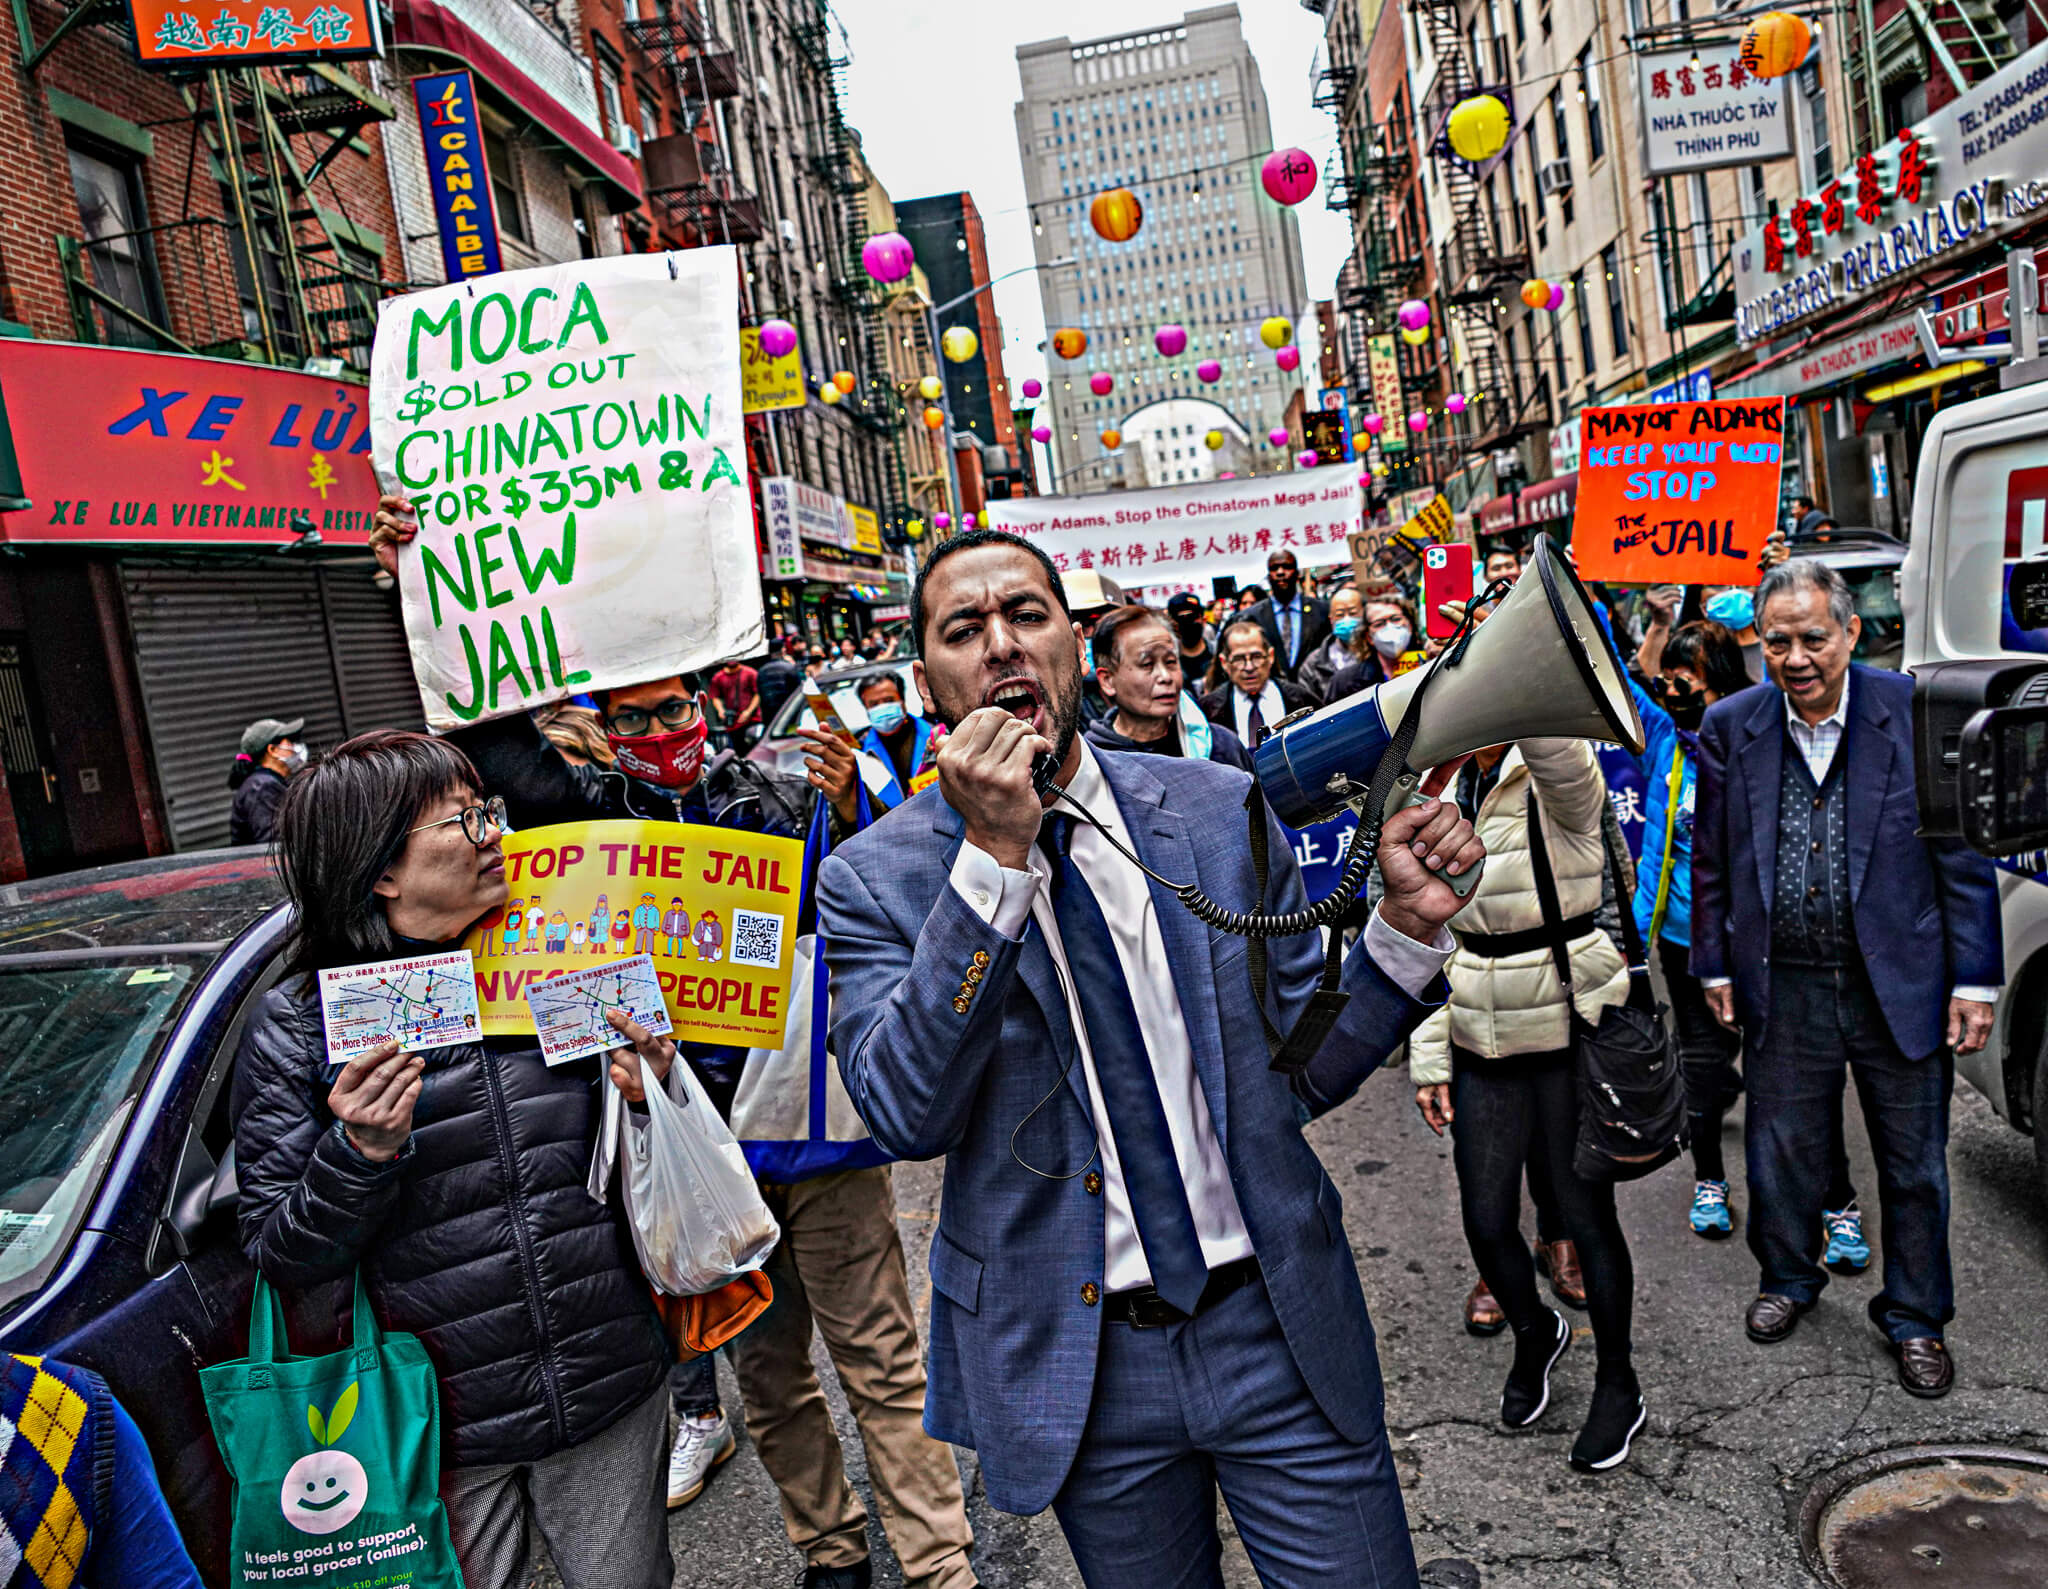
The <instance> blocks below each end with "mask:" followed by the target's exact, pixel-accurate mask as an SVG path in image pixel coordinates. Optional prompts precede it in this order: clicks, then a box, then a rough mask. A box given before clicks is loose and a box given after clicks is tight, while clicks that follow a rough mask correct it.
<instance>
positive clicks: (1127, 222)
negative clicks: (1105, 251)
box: [1088, 188, 1145, 243]
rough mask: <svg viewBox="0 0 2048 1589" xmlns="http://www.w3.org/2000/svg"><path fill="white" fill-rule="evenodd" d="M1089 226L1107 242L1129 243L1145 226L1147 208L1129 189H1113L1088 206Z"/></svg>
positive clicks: (1099, 195) (1100, 195)
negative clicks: (1140, 228) (1141, 227)
mask: <svg viewBox="0 0 2048 1589" xmlns="http://www.w3.org/2000/svg"><path fill="white" fill-rule="evenodd" d="M1088 224H1089V225H1090V226H1092V227H1094V228H1095V235H1096V236H1098V237H1100V238H1102V239H1103V240H1104V241H1105V242H1110V243H1128V242H1129V241H1130V240H1131V239H1132V238H1134V237H1136V236H1137V235H1138V228H1139V227H1140V226H1142V225H1144V224H1145V206H1144V205H1142V204H1140V203H1139V202H1138V195H1137V194H1135V193H1133V192H1132V191H1131V190H1130V189H1129V188H1111V189H1110V190H1109V191H1108V192H1107V193H1098V194H1097V195H1096V196H1095V202H1094V203H1093V204H1091V205H1089V206H1088Z"/></svg>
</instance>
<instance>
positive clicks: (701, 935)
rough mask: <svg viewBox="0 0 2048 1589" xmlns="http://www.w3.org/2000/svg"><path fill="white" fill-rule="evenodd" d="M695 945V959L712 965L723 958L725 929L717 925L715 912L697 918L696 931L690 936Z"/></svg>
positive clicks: (705, 913) (706, 912)
mask: <svg viewBox="0 0 2048 1589" xmlns="http://www.w3.org/2000/svg"><path fill="white" fill-rule="evenodd" d="M691 939H692V941H693V942H694V943H695V944H696V945H697V958H698V959H699V960H709V961H712V962H713V963H716V962H717V961H720V960H723V959H724V958H725V952H724V951H725V928H724V927H722V926H721V925H719V921H718V914H717V912H716V911H709V910H707V911H705V912H704V914H703V915H702V916H699V917H698V918H697V930H696V932H694V933H693V934H691Z"/></svg>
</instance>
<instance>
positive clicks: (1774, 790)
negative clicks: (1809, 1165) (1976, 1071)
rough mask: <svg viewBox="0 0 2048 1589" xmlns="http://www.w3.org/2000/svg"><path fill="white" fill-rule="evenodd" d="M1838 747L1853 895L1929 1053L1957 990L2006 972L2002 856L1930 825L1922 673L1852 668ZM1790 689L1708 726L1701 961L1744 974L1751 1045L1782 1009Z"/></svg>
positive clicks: (1889, 980)
mask: <svg viewBox="0 0 2048 1589" xmlns="http://www.w3.org/2000/svg"><path fill="white" fill-rule="evenodd" d="M1849 674H1850V678H1849V721H1848V728H1847V732H1846V733H1845V735H1844V736H1843V742H1842V748H1841V749H1840V750H1838V751H1837V752H1836V754H1837V755H1838V756H1846V757H1847V758H1848V760H1847V763H1846V764H1845V766H1844V768H1843V773H1844V776H1845V777H1847V779H1848V781H1849V782H1848V789H1847V794H1848V800H1849V810H1848V824H1849V835H1848V837H1849V897H1850V904H1851V910H1852V915H1853V918H1854V921H1855V924H1856V941H1857V945H1858V948H1859V950H1860V952H1861V954H1862V956H1863V963H1864V965H1865V966H1866V967H1868V969H1869V971H1870V980H1871V983H1872V985H1873V986H1874V987H1875V988H1876V990H1877V1001H1878V1005H1879V1007H1880V1008H1882V1009H1883V1011H1884V1018H1885V1024H1886V1025H1887V1026H1889V1027H1890V1028H1891V1033H1892V1038H1893V1040H1894V1041H1896V1042H1897V1043H1898V1045H1899V1048H1900V1051H1901V1052H1903V1053H1904V1054H1906V1055H1907V1056H1908V1057H1909V1058H1913V1059H1918V1058H1920V1057H1921V1056H1923V1055H1925V1054H1931V1053H1933V1052H1934V1050H1935V1049H1936V1048H1938V1047H1940V1046H1941V1042H1942V1039H1943V1037H1944V1036H1945V1027H1946V1024H1947V1016H1948V999H1949V993H1950V991H1951V990H1952V989H1954V988H1955V987H1956V986H1957V985H1958V984H1970V983H1978V984H1982V985H1984V986H1987V987H1995V986H1997V985H1998V984H1999V983H2001V982H2003V981H2004V980H2005V970H2004V959H2005V957H2004V950H2003V946H2002V939H2001V935H2000V930H1999V921H1998V885H1997V882H1996V880H1995V877H1994V874H1993V872H1992V869H1991V863H1990V862H1989V861H1987V860H1985V859H1984V858H1983V857H1982V856H1980V855H1978V854H1976V853H1975V852H1974V851H1972V850H1970V849H1968V848H1966V847H1965V846H1964V845H1963V844H1962V843H1961V842H1960V841H1958V840H1955V839H1923V838H1921V837H1919V836H1918V834H1917V832H1916V829H1917V828H1918V827H1919V823H1920V816H1919V809H1918V807H1917V805H1916V803H1915V798H1914V783H1913V779H1914V764H1913V681H1912V680H1911V679H1910V678H1907V677H1906V676H1905V675H1904V674H1900V673H1891V672H1888V671H1885V670H1883V669H1880V668H1866V667H1863V666H1861V665H1860V664H1858V665H1855V666H1852V667H1851V668H1850V670H1849ZM1784 749H1785V694H1784V692H1783V691H1782V690H1780V689H1779V688H1778V687H1777V686H1776V685H1775V684H1761V685H1758V686H1757V687H1756V688H1754V689H1748V690H1744V691H1742V692H1741V693H1740V694H1737V695H1731V696H1729V697H1728V698H1727V699H1726V700H1723V701H1716V702H1715V703H1714V704H1713V706H1711V707H1709V708H1708V710H1707V717H1706V721H1705V722H1704V723H1703V724H1702V725H1701V726H1700V772H1699V791H1698V797H1697V810H1696V813H1695V820H1694V824H1693V855H1692V971H1693V975H1695V976H1701V977H1732V978H1733V979H1734V981H1735V1011H1736V1016H1737V1018H1738V1019H1739V1020H1740V1021H1741V1023H1742V1029H1743V1032H1744V1034H1745V1035H1746V1036H1747V1037H1748V1038H1749V1040H1750V1042H1751V1043H1757V1042H1760V1041H1761V1040H1762V1037H1763V1030H1764V1024H1765V1022H1766V1021H1767V1020H1768V1019H1769V1017H1770V1001H1771V975H1770V954H1771V900H1772V898H1773V896H1774V895H1775V892H1776V884H1777V869H1778V795H1779V791H1780V779H1781V777H1782V775H1783V772H1784Z"/></svg>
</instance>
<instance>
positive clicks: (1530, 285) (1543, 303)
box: [1522, 276, 1550, 309]
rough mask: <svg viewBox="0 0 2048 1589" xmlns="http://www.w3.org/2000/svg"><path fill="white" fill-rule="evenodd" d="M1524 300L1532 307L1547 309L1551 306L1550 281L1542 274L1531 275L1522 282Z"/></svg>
mask: <svg viewBox="0 0 2048 1589" xmlns="http://www.w3.org/2000/svg"><path fill="white" fill-rule="evenodd" d="M1522 302H1524V303H1525V304H1527V305H1528V306H1529V307H1530V308H1531V309H1546V308H1548V307H1549V306H1550V283H1549V282H1547V281H1545V280H1544V279H1543V278H1542V277H1541V276H1531V277H1530V278H1529V279H1528V280H1527V281H1525V282H1523V283H1522Z"/></svg>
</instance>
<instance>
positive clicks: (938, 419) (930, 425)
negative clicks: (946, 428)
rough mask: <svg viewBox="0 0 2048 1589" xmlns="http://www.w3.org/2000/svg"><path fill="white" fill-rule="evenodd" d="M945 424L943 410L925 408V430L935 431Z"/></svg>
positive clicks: (944, 412)
mask: <svg viewBox="0 0 2048 1589" xmlns="http://www.w3.org/2000/svg"><path fill="white" fill-rule="evenodd" d="M945 422H946V411H945V410H944V409H943V408H927V409H926V410H925V411H924V423H925V428H926V429H927V430H937V429H938V428H939V427H940V426H941V425H943V424H945Z"/></svg>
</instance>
